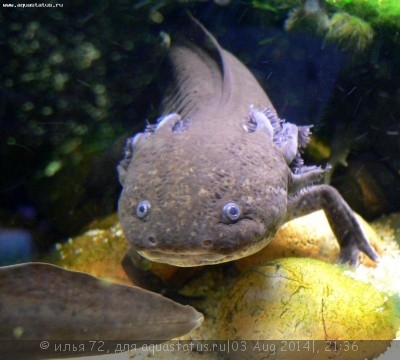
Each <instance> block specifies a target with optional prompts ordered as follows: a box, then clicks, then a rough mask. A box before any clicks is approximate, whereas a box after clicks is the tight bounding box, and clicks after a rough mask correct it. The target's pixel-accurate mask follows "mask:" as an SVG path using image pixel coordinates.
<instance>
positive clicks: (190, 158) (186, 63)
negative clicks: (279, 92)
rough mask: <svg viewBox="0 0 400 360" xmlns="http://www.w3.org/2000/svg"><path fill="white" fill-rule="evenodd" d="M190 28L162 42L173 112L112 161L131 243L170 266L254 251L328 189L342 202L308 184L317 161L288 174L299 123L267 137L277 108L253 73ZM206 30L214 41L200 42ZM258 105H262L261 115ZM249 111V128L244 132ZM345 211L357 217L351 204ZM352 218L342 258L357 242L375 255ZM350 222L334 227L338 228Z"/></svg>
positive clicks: (168, 107)
mask: <svg viewBox="0 0 400 360" xmlns="http://www.w3.org/2000/svg"><path fill="white" fill-rule="evenodd" d="M194 27H195V28H196V31H197V34H200V35H196V36H197V37H196V36H192V37H191V39H194V40H193V41H192V42H191V43H182V44H177V45H174V46H173V47H172V48H171V49H170V50H169V60H170V63H171V68H172V69H173V71H174V84H173V87H172V90H171V91H170V92H169V94H168V95H167V96H166V99H165V101H164V103H163V106H162V114H164V115H167V114H178V115H179V116H178V115H170V116H169V117H167V118H163V120H165V121H160V122H159V123H158V125H157V126H155V125H154V126H152V127H148V130H151V132H150V131H147V132H146V133H144V134H142V135H141V136H139V137H137V138H136V139H135V141H133V140H130V141H128V145H127V149H126V156H125V159H124V160H123V161H122V162H121V163H120V165H119V167H118V170H119V176H120V181H121V183H122V185H123V191H122V194H121V197H120V200H119V218H120V221H121V224H122V227H123V230H124V232H125V235H126V238H127V239H128V241H129V243H130V245H131V246H132V247H133V248H134V249H136V250H138V251H139V253H140V254H141V255H143V256H145V257H147V258H149V259H151V260H154V261H159V262H165V263H169V264H173V265H177V266H197V265H204V264H216V263H221V262H226V261H230V260H234V259H238V258H241V257H244V256H247V255H250V254H252V253H255V252H256V251H258V250H260V249H261V248H263V247H265V246H266V245H267V244H268V243H269V242H270V241H271V239H272V238H273V236H274V234H275V232H276V230H277V229H278V227H279V226H280V225H281V224H282V223H283V222H285V221H287V220H288V219H290V218H293V217H296V216H300V215H303V214H305V213H308V212H311V211H314V210H317V209H320V208H322V207H323V204H322V203H323V201H322V200H323V199H326V195H324V194H325V193H326V191H327V192H328V194H329V195H332V194H334V195H333V196H334V197H335V199H336V202H338V203H340V204H342V203H344V204H345V202H344V200H343V199H342V198H341V196H340V195H339V194H338V193H337V192H336V191H335V190H334V189H333V188H331V187H329V186H326V185H323V186H322V187H321V186H312V187H310V185H312V183H313V182H315V181H316V180H318V179H319V178H320V177H321V174H322V173H323V170H321V169H320V168H316V167H311V168H307V167H304V166H302V163H300V166H299V167H297V169H296V171H297V175H294V173H293V172H292V169H293V167H292V168H291V165H293V162H295V161H296V159H297V160H298V157H297V158H296V157H295V156H294V155H293V152H294V154H296V153H297V156H298V154H299V149H300V148H301V147H302V146H304V144H300V143H301V140H300V139H299V138H298V137H300V135H301V134H300V133H301V129H298V128H297V127H296V126H295V125H292V124H289V123H286V124H288V129H289V130H290V131H288V134H287V133H286V132H285V131H283V130H282V129H280V130H279V129H278V130H276V129H275V128H279V127H281V123H278V124H277V123H275V125H274V127H275V128H274V135H273V136H272V134H271V131H272V127H273V126H272V125H273V124H272V123H273V122H272V121H270V119H269V118H268V116H267V115H268V114H271V113H274V111H275V110H274V108H273V105H272V104H271V102H270V100H269V98H268V97H267V95H266V94H265V92H264V91H263V89H262V88H261V87H260V85H259V83H258V82H257V80H256V79H255V78H254V76H253V75H252V74H251V73H250V71H249V70H248V69H247V68H246V67H245V66H244V65H243V64H242V63H241V62H240V61H239V60H237V59H236V58H235V57H234V56H233V55H232V54H230V53H229V52H227V51H225V50H223V49H222V48H221V47H220V46H219V45H218V43H217V42H216V40H215V39H214V38H213V37H212V36H211V35H210V34H209V33H208V32H207V31H206V30H205V29H204V28H203V27H202V26H201V25H200V24H198V23H197V22H196V24H195V25H194ZM199 38H200V40H198V39H199ZM204 38H206V39H207V40H208V43H209V44H210V43H211V44H212V46H211V47H210V46H208V47H207V48H206V47H205V46H202V45H201V42H202V41H204ZM254 109H255V110H254ZM263 109H269V113H265V114H267V115H264V113H263ZM253 110H254V111H256V114H258V115H259V117H260V118H261V121H259V119H258V118H257V116H253V123H252V120H251V118H252V115H251V113H252V111H253ZM254 118H257V119H258V120H257V119H256V120H255V122H256V129H253V130H251V131H250V130H249V129H248V128H249V126H250V127H251V126H252V125H254ZM264 118H268V120H267V122H266V123H264V124H263V123H262V119H264ZM180 120H183V121H180ZM269 121H270V122H269ZM270 123H271V124H272V125H271V124H270ZM307 129H308V128H307ZM275 130H276V131H275ZM292 130H294V133H295V135H294V136H291V135H293V134H290V132H292V133H293V131H292ZM303 142H304V141H303ZM293 171H294V170H293ZM315 188H317V190H315ZM304 189H306V190H304ZM324 189H325V190H324ZM326 189H328V190H326ZM331 189H332V190H331ZM314 192H315V194H316V196H314V195H313V194H314ZM321 193H323V195H322V200H321ZM143 200H147V201H149V203H150V204H151V208H150V211H149V213H148V215H147V216H146V217H145V218H139V217H138V216H137V215H136V208H137V205H138V204H139V202H141V201H143ZM321 201H322V202H321ZM229 202H233V203H235V204H237V205H238V206H239V207H240V211H241V215H240V218H239V219H238V220H237V221H227V219H226V218H225V217H224V215H223V213H222V208H223V206H224V205H225V204H227V203H229ZM297 205H299V206H301V207H302V208H303V209H302V208H299V207H298V206H297ZM328 207H329V204H328ZM342 207H343V206H342ZM344 207H345V208H346V210H347V208H348V206H347V204H345V206H344ZM324 210H326V209H325V208H324ZM326 211H328V212H329V209H328V210H326ZM340 211H341V212H342V211H343V209H342V210H340ZM332 212H333V213H336V211H331V213H332ZM349 214H350V215H349ZM342 215H343V214H342V213H341V215H339V218H338V219H337V218H335V216H333V217H332V218H335V219H334V220H333V222H335V224H336V225H337V226H336V225H335V224H334V225H333V226H336V227H337V228H341V227H343V224H339V222H340V221H341V218H342V217H343V216H342ZM347 216H350V217H353V218H354V216H353V215H352V212H351V210H350V209H349V208H348V211H347V213H346V216H345V217H347ZM336 217H337V216H336ZM350 222H351V221H350ZM346 224H347V225H348V224H349V221H347V222H346ZM346 224H344V225H346ZM352 226H353V227H354V224H352ZM355 227H356V228H355V229H353V228H352V229H351V230H354V231H353V232H355V233H357V234H358V235H357V236H358V238H359V240H357V241H356V242H354V241H353V240H349V239H348V237H347V238H346V240H345V241H344V242H341V239H340V238H339V239H338V240H339V243H341V245H342V250H343V251H342V254H341V255H343V256H342V260H344V261H350V262H353V263H354V262H355V261H356V258H357V254H358V249H361V250H363V251H367V253H368V255H369V256H371V257H374V258H376V255H375V253H374V252H373V250H372V249H371V248H370V246H369V244H368V242H367V240H366V239H365V238H364V237H363V235H362V232H361V230H360V228H359V226H358V224H357V223H355ZM347 230H348V229H347ZM347 230H346V229H344V230H343V231H342V230H338V231H335V233H336V235H338V237H340V236H342V237H343V234H342V233H348V231H347ZM348 243H350V245H349V246H348V245H347V244H348ZM360 244H362V245H360Z"/></svg>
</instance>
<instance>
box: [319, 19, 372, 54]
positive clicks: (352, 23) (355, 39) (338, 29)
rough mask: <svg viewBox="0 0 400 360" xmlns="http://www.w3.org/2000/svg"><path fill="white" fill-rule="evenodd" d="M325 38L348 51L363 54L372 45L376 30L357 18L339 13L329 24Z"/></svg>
mask: <svg viewBox="0 0 400 360" xmlns="http://www.w3.org/2000/svg"><path fill="white" fill-rule="evenodd" d="M325 38H326V40H328V41H331V42H334V43H337V44H339V45H341V46H342V47H343V48H345V49H347V50H352V51H354V52H362V51H363V50H365V49H366V48H367V47H368V46H369V45H370V44H371V42H372V40H373V38H374V30H373V29H372V26H371V25H370V24H368V23H367V22H365V21H364V20H362V19H360V18H359V17H357V16H353V15H350V14H348V13H345V12H337V13H335V14H334V15H333V16H332V18H331V20H330V22H329V27H328V32H327V34H326V36H325Z"/></svg>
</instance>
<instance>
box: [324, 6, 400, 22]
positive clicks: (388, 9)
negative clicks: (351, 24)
mask: <svg viewBox="0 0 400 360" xmlns="http://www.w3.org/2000/svg"><path fill="white" fill-rule="evenodd" d="M326 3H327V4H329V5H331V6H333V7H334V8H335V9H338V10H342V11H346V12H348V13H350V14H352V15H355V16H359V17H360V18H362V19H364V20H365V21H368V22H369V23H371V24H373V25H374V24H379V25H383V26H394V27H397V28H398V27H400V21H399V17H400V1H399V0H383V1H382V0H326Z"/></svg>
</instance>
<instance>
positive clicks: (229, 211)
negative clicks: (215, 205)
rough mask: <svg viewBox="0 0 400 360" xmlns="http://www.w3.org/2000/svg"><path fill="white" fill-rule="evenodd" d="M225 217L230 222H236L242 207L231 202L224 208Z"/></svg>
mask: <svg viewBox="0 0 400 360" xmlns="http://www.w3.org/2000/svg"><path fill="white" fill-rule="evenodd" d="M222 213H223V216H224V218H225V219H226V220H228V221H236V220H237V219H239V217H240V207H239V205H236V204H235V203H232V202H229V203H227V204H225V205H224V207H223V208H222Z"/></svg>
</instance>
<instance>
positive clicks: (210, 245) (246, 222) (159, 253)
mask: <svg viewBox="0 0 400 360" xmlns="http://www.w3.org/2000/svg"><path fill="white" fill-rule="evenodd" d="M228 226H229V229H228V231H227V229H226V227H228ZM216 228H220V229H221V228H224V230H225V231H220V232H219V234H220V235H223V236H222V237H218V239H217V240H211V239H213V237H212V236H203V237H202V236H199V237H196V239H194V238H187V239H186V241H182V240H183V239H179V240H181V241H176V240H175V241H172V240H173V239H172V237H171V238H169V236H167V238H168V239H167V238H165V236H166V235H165V234H164V237H163V238H161V235H160V236H154V234H153V233H152V235H148V234H147V235H146V236H144V238H147V241H143V238H142V239H141V240H142V241H139V240H138V239H136V240H137V241H131V245H132V247H133V248H134V249H135V250H136V251H137V252H138V253H139V254H140V255H142V256H143V257H145V258H147V259H149V260H151V261H155V262H161V263H167V264H170V265H174V266H180V267H190V266H202V265H213V264H219V263H223V262H228V261H232V260H236V259H240V258H243V257H245V256H248V255H251V254H253V253H255V252H257V251H259V250H260V249H262V248H263V247H265V246H266V245H267V244H268V243H269V242H270V241H271V237H268V236H264V237H263V236H262V234H263V233H264V232H265V229H264V226H263V225H262V224H259V223H258V222H257V221H254V220H250V219H242V220H241V221H239V222H238V223H235V224H230V225H226V224H218V225H217V227H216ZM234 228H235V229H234ZM239 228H240V230H239ZM185 243H186V246H184V244H185ZM167 244H170V246H168V245H167ZM172 244H173V245H172ZM176 244H180V245H181V246H176ZM189 244H191V246H189ZM194 244H197V246H195V245H194Z"/></svg>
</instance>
